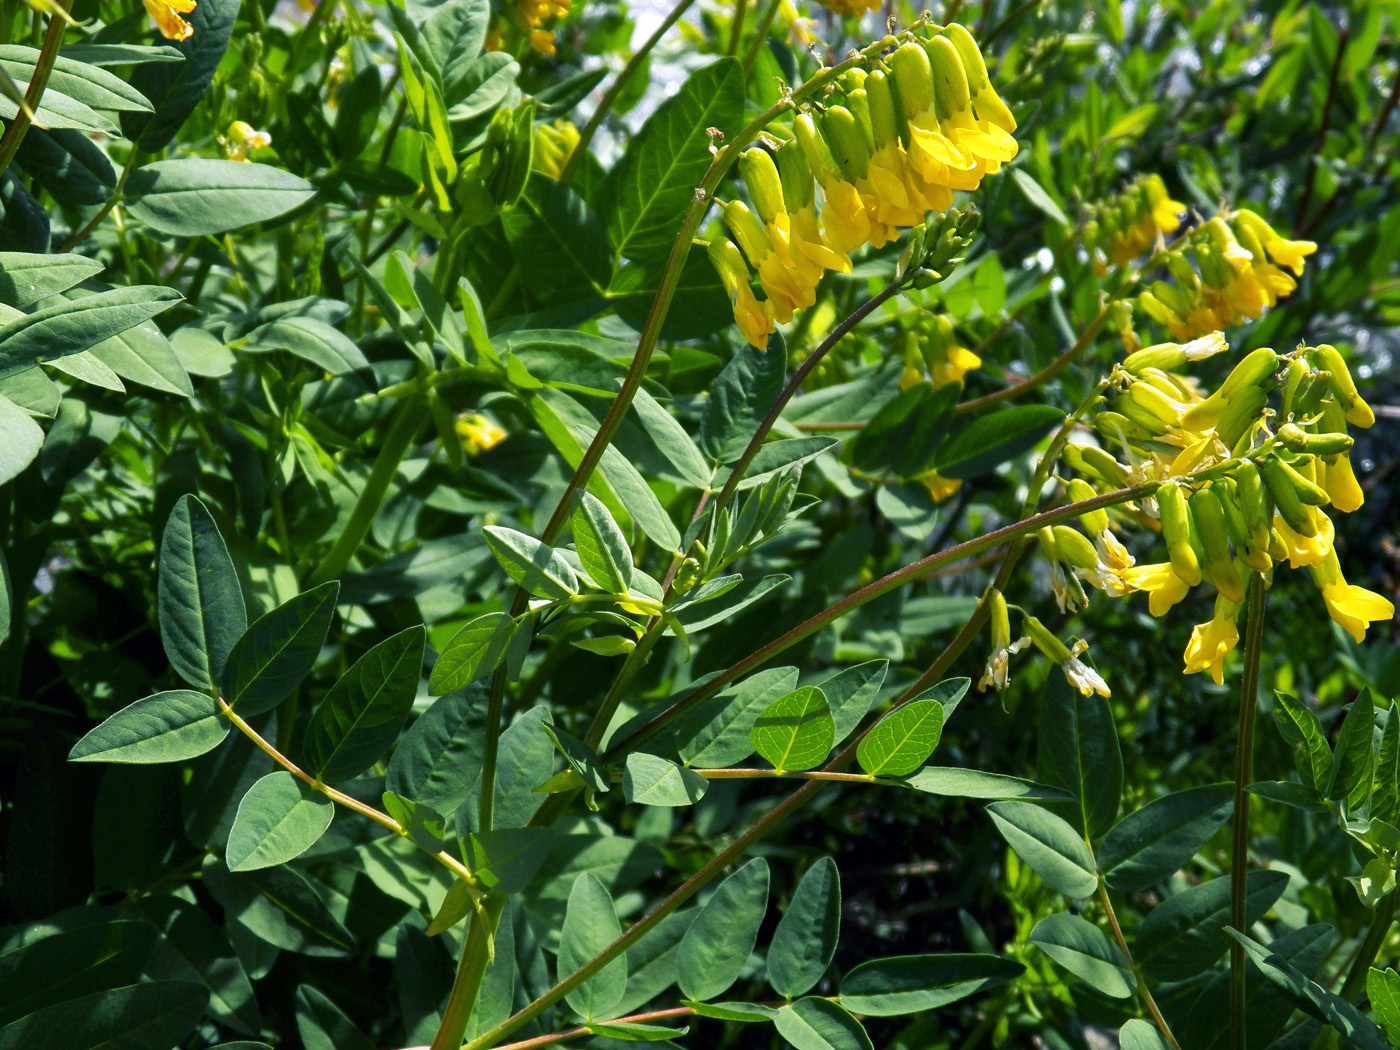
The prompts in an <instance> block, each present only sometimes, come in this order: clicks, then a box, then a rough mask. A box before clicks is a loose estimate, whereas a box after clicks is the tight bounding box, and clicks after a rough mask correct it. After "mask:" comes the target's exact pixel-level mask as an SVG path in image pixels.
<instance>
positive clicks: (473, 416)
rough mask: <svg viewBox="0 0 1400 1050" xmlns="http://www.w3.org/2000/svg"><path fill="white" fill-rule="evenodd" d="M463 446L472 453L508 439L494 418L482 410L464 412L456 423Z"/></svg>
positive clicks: (493, 446) (479, 451) (482, 450)
mask: <svg viewBox="0 0 1400 1050" xmlns="http://www.w3.org/2000/svg"><path fill="white" fill-rule="evenodd" d="M455 429H456V431H457V437H458V439H459V440H460V441H461V442H462V447H463V448H464V449H466V450H467V451H468V452H470V453H471V454H472V455H474V456H475V455H477V454H479V453H482V452H485V451H486V450H487V449H491V448H495V447H496V446H497V445H499V444H500V443H501V442H502V441H504V440H505V439H506V432H505V431H504V430H503V429H501V427H500V425H499V424H498V423H496V422H495V421H494V420H492V419H489V418H488V417H486V416H484V415H482V414H481V413H480V412H463V413H462V414H461V415H459V416H458V417H457V422H456V425H455Z"/></svg>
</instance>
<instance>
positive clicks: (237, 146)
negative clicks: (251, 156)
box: [219, 120, 272, 163]
mask: <svg viewBox="0 0 1400 1050" xmlns="http://www.w3.org/2000/svg"><path fill="white" fill-rule="evenodd" d="M219 145H221V146H223V147H224V154H225V155H226V156H227V157H228V159H229V160H239V161H243V162H244V163H247V161H248V153H249V152H250V151H251V150H255V149H267V147H269V146H271V145H272V136H271V135H269V134H268V133H267V132H266V131H258V130H257V129H256V128H254V127H253V126H252V125H251V124H249V123H248V122H247V121H243V120H235V121H234V122H233V123H232V124H230V125H229V126H228V130H227V131H225V132H224V133H223V134H222V135H220V136H219Z"/></svg>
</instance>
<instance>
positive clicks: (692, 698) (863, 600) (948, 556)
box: [603, 482, 1157, 762]
mask: <svg viewBox="0 0 1400 1050" xmlns="http://www.w3.org/2000/svg"><path fill="white" fill-rule="evenodd" d="M1156 490H1157V485H1156V483H1155V482H1152V483H1148V484H1144V485H1138V486H1136V487H1134V488H1129V489H1117V490H1115V491H1113V492H1108V493H1104V494H1103V495H1099V496H1095V497H1093V498H1092V499H1087V500H1083V501H1081V502H1079V503H1071V504H1067V505H1066V506H1063V507H1058V508H1056V509H1054V510H1049V511H1045V512H1044V513H1042V514H1037V515H1034V516H1033V517H1030V518H1026V519H1024V520H1022V521H1018V522H1015V523H1013V524H1011V525H1007V526H1004V527H1003V528H1000V529H997V530H995V531H994V532H989V533H986V534H985V535H983V536H978V537H976V538H975V539H971V540H967V541H965V542H963V543H960V544H957V545H955V546H953V547H948V548H946V549H945V550H942V551H938V552H936V553H934V554H930V555H928V556H927V557H924V558H921V559H919V560H918V561H916V562H913V563H912V564H910V565H906V566H905V567H904V568H902V569H898V570H896V571H894V572H892V573H890V574H889V575H888V576H884V577H882V578H881V579H878V580H876V581H875V582H874V583H870V584H867V585H866V586H864V587H862V588H861V589H860V590H858V591H855V592H854V593H852V594H848V595H847V596H846V597H844V598H842V599H841V600H840V601H838V602H836V603H835V604H834V605H829V606H827V608H825V609H823V610H822V611H821V612H819V613H817V614H816V615H815V616H812V617H810V618H808V619H806V620H804V621H803V622H802V623H800V624H798V625H797V626H796V627H794V628H792V629H791V630H790V631H788V632H787V633H786V634H784V635H782V636H781V637H779V638H777V639H775V640H774V641H772V642H769V643H768V644H767V645H765V646H764V647H763V648H762V649H759V650H758V651H757V652H755V653H752V654H750V655H749V656H746V657H744V659H742V660H740V661H739V662H738V663H736V664H734V665H733V666H731V667H729V668H728V669H727V670H725V671H724V672H722V673H721V674H719V675H717V676H716V677H715V678H713V679H711V680H710V681H709V682H707V683H706V684H705V685H704V686H702V687H701V688H699V689H697V690H695V692H693V693H690V694H689V695H687V696H686V697H685V698H684V699H683V700H680V701H677V702H676V703H674V704H672V705H671V706H670V707H668V708H667V709H666V710H664V711H661V712H659V713H658V714H657V715H656V717H655V718H653V719H652V720H651V721H650V722H648V723H647V724H646V725H644V726H642V727H640V728H638V729H637V730H635V731H633V733H632V734H631V735H630V736H628V737H626V738H625V739H623V740H620V741H618V742H617V743H615V744H613V745H612V747H610V748H609V749H608V751H607V752H606V753H605V754H604V755H603V760H604V761H605V762H607V761H611V760H613V759H615V758H616V757H617V756H618V755H619V754H625V753H626V752H628V751H631V750H633V749H634V748H636V747H637V746H638V745H640V744H641V743H642V742H644V741H645V740H647V739H649V738H651V737H652V736H654V735H655V734H656V733H657V732H659V731H660V730H661V729H663V728H664V727H665V726H667V725H669V724H670V723H671V722H673V721H675V719H676V718H678V717H680V715H682V714H683V713H684V712H686V711H688V710H690V709H691V708H692V707H694V706H695V705H696V704H698V703H700V702H701V701H702V700H704V699H706V698H708V697H710V696H713V695H714V694H715V693H717V692H719V691H720V690H721V689H723V688H724V687H725V686H727V685H729V684H730V683H731V682H734V681H736V680H738V679H739V678H742V677H743V676H744V675H746V674H748V673H749V672H750V671H751V670H753V669H754V668H755V667H759V666H760V665H762V664H764V663H766V662H767V661H769V660H771V659H772V658H773V657H774V656H777V655H778V654H779V653H781V652H784V651H785V650H787V649H789V648H791V647H792V646H794V645H796V644H797V643H798V642H800V641H802V640H803V639H804V638H807V637H808V636H810V635H812V634H815V633H816V632H817V631H819V630H821V629H822V628H823V627H825V626H827V625H828V624H830V623H834V622H835V621H836V620H839V619H840V618H841V617H842V616H845V615H846V614H847V613H849V612H853V611H855V610H856V609H859V608H860V607H861V606H863V605H866V604H868V603H870V602H872V601H874V600H875V599H876V598H880V597H883V596H884V595H886V594H889V593H890V592H891V591H893V590H896V589H898V588H899V587H902V586H904V585H905V584H906V583H912V582H913V581H914V580H917V579H921V578H922V577H924V576H926V575H928V574H929V573H930V572H932V571H933V570H935V569H938V568H941V567H942V566H944V565H947V564H950V563H952V562H955V561H959V560H961V559H963V558H966V557H968V556H969V555H972V554H976V553H977V552H978V551H983V550H986V549H987V548H989V547H997V546H1000V545H1001V544H1003V543H1005V542H1007V541H1008V540H1014V539H1016V538H1018V537H1021V536H1025V535H1028V534H1030V533H1032V532H1034V531H1035V530H1036V529H1039V528H1043V527H1045V526H1047V525H1054V524H1057V523H1059V522H1062V521H1068V520H1069V519H1071V518H1074V517H1076V516H1078V515H1080V514H1083V513H1085V512H1087V511H1090V510H1097V509H1098V508H1100V507H1112V506H1116V505H1118V504H1119V503H1127V502H1129V501H1130V500H1135V499H1139V498H1141V497H1143V496H1150V495H1151V494H1152V493H1153V492H1155V491H1156Z"/></svg>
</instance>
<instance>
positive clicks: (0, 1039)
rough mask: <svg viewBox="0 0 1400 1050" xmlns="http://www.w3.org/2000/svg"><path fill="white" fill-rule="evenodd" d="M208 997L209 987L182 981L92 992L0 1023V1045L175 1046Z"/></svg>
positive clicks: (12, 1049) (0, 1049) (31, 1048)
mask: <svg viewBox="0 0 1400 1050" xmlns="http://www.w3.org/2000/svg"><path fill="white" fill-rule="evenodd" d="M208 1002H209V989H207V988H205V987H204V986H203V985H202V984H190V983H188V982H186V981H151V982H148V983H144V984H131V985H127V986H125V987H123V988H112V989H110V990H108V991H104V992H93V993H92V994H91V995H84V996H80V997H79V998H77V999H69V1000H68V1001H67V1002H62V1003H54V1004H53V1005H52V1006H46V1007H44V1008H43V1009H41V1010H36V1011H34V1012H33V1013H32V1014H29V1015H28V1016H27V1017H22V1018H20V1019H19V1020H18V1021H12V1022H11V1023H10V1024H7V1025H6V1026H5V1027H4V1028H0V1050H35V1048H37V1047H45V1048H47V1047H54V1048H68V1047H71V1048H75V1050H76V1048H87V1047H93V1048H97V1047H113V1048H116V1047H147V1046H175V1045H177V1044H181V1043H183V1042H184V1041H185V1040H186V1039H188V1038H189V1036H190V1033H191V1032H193V1031H194V1030H195V1027H196V1026H197V1025H198V1024H199V1020H200V1018H202V1017H203V1016H204V1011H205V1007H206V1005H207V1004H208Z"/></svg>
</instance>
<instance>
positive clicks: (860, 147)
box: [822, 106, 870, 181]
mask: <svg viewBox="0 0 1400 1050" xmlns="http://www.w3.org/2000/svg"><path fill="white" fill-rule="evenodd" d="M822 137H823V138H825V139H826V141H827V144H828V145H829V146H830V147H831V154H832V156H833V157H835V158H836V162H837V164H839V165H840V167H841V170H842V171H843V172H844V173H845V178H846V179H847V180H848V181H854V180H855V179H858V178H861V177H863V176H864V175H865V173H866V172H867V171H868V170H869V169H870V149H869V147H868V146H867V145H866V137H865V133H864V132H863V131H862V130H861V129H860V127H859V126H858V125H857V124H856V118H855V115H854V114H853V113H852V112H851V111H850V110H849V109H847V108H846V107H845V106H832V107H831V108H830V109H828V110H827V111H826V112H825V113H823V114H822Z"/></svg>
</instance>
